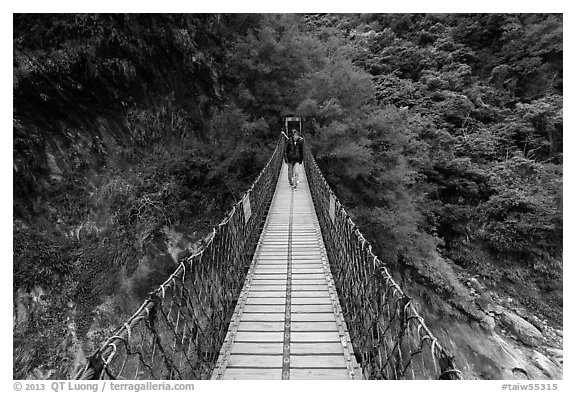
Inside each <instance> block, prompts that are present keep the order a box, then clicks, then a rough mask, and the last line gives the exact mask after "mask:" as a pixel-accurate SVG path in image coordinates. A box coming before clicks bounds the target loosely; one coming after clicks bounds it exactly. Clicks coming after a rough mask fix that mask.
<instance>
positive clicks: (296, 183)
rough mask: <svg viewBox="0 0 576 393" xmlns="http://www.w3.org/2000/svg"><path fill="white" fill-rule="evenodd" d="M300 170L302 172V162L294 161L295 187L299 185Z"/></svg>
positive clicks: (293, 178) (293, 179)
mask: <svg viewBox="0 0 576 393" xmlns="http://www.w3.org/2000/svg"><path fill="white" fill-rule="evenodd" d="M298 172H300V164H298V163H294V176H293V177H292V183H293V184H294V187H298Z"/></svg>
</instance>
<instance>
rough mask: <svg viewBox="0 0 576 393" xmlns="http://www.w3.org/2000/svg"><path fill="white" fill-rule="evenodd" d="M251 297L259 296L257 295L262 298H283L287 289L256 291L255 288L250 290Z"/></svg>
mask: <svg viewBox="0 0 576 393" xmlns="http://www.w3.org/2000/svg"><path fill="white" fill-rule="evenodd" d="M248 297H249V298H257V297H261V298H270V297H281V298H283V299H285V298H286V291H285V290H284V291H255V290H253V289H252V290H250V293H249V294H248Z"/></svg>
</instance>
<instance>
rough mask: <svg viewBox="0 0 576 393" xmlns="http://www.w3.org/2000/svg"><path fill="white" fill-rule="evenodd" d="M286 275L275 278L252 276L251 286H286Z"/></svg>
mask: <svg viewBox="0 0 576 393" xmlns="http://www.w3.org/2000/svg"><path fill="white" fill-rule="evenodd" d="M286 280H287V278H286V276H284V277H283V278H276V279H271V278H268V277H267V278H258V277H254V278H253V279H252V286H253V287H254V286H256V285H284V286H286Z"/></svg>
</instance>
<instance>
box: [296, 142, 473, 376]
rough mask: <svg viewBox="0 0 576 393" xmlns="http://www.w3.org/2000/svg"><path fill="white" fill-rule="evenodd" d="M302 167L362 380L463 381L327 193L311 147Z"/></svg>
mask: <svg viewBox="0 0 576 393" xmlns="http://www.w3.org/2000/svg"><path fill="white" fill-rule="evenodd" d="M304 156H305V157H304V160H305V168H306V173H307V177H308V182H309V185H310V191H311V193H312V199H313V200H314V206H315V209H316V213H317V215H318V220H319V222H320V227H321V229H322V235H323V238H324V242H325V246H326V251H327V254H328V259H329V261H330V266H331V269H332V275H333V276H334V280H335V283H336V287H337V290H338V296H339V298H340V303H341V305H342V311H343V314H344V317H345V320H346V324H347V327H348V331H349V334H350V339H351V340H352V344H353V347H354V352H355V355H356V359H357V361H358V363H359V364H360V366H361V368H362V372H363V376H364V378H365V379H462V375H461V373H460V371H458V370H457V369H456V367H455V364H454V361H453V357H452V356H450V355H449V354H448V353H447V351H446V350H444V348H442V346H441V345H440V344H439V343H438V340H437V339H436V338H435V337H434V335H433V334H432V332H431V331H430V330H429V329H428V328H427V327H426V325H425V323H424V320H423V318H422V317H421V316H420V315H419V314H418V312H417V311H416V309H415V308H414V306H413V305H412V303H411V300H410V298H409V297H408V296H407V295H406V294H405V293H404V292H403V291H402V289H400V287H399V286H398V285H397V284H396V282H394V280H393V279H392V276H391V275H390V273H389V272H388V270H387V269H386V267H385V265H384V263H383V262H382V261H380V260H379V259H378V257H377V256H376V255H374V253H373V252H372V247H371V246H370V244H369V243H368V241H366V239H365V238H364V236H362V234H361V233H360V231H359V230H358V228H357V227H356V225H355V224H354V223H353V221H352V219H351V218H350V216H348V214H347V213H346V211H345V210H344V208H343V207H342V205H341V204H340V202H339V201H338V199H337V198H336V196H335V194H334V193H333V192H332V190H331V189H330V186H329V185H328V183H327V182H326V179H325V178H324V176H323V175H322V172H321V171H320V169H319V167H318V164H317V163H316V161H315V159H314V157H313V156H312V153H311V151H310V148H309V146H306V147H305V150H304Z"/></svg>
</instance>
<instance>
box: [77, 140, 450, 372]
mask: <svg viewBox="0 0 576 393" xmlns="http://www.w3.org/2000/svg"><path fill="white" fill-rule="evenodd" d="M283 151H284V139H283V138H281V139H280V140H279V142H278V144H277V146H276V149H275V151H274V153H273V154H272V156H271V158H270V160H269V161H268V163H267V165H266V167H265V168H264V169H263V170H262V172H261V173H260V175H259V176H258V178H257V179H256V181H255V182H254V184H253V185H252V187H251V188H250V190H248V191H247V192H246V194H245V195H244V197H243V198H242V199H241V200H240V201H238V202H237V204H236V205H235V206H234V208H233V209H232V211H231V212H230V213H229V214H228V216H227V217H226V218H225V219H224V220H223V221H222V222H221V223H220V224H219V225H218V226H216V227H215V228H214V231H213V233H212V236H211V237H210V239H209V240H208V241H207V243H206V244H205V245H204V247H203V248H202V250H201V251H200V252H199V253H197V254H196V255H193V256H191V257H189V258H187V259H186V260H184V261H182V262H181V263H180V265H179V266H178V268H177V269H176V270H175V271H174V273H173V274H172V275H171V276H170V277H169V278H168V279H167V280H166V281H165V282H164V283H163V284H162V285H161V286H160V287H159V288H158V289H156V290H155V291H154V292H152V293H151V294H150V297H149V298H148V299H147V300H146V301H145V302H144V303H143V304H142V305H141V307H140V308H139V309H138V310H137V311H136V312H135V314H134V315H133V316H132V317H131V318H130V319H129V320H128V321H127V322H126V323H125V324H124V325H123V326H122V327H121V328H120V329H119V330H118V332H117V333H116V334H115V335H113V336H112V337H110V338H109V339H108V340H106V341H105V342H104V343H103V344H102V346H101V347H100V348H99V349H98V350H97V351H96V352H95V353H94V354H93V355H92V356H91V357H90V359H89V361H88V362H87V363H86V365H85V366H84V367H83V368H82V369H81V370H80V371H79V372H78V374H77V375H76V378H78V379H128V380H135V379H460V378H461V373H460V372H459V371H458V370H457V368H456V365H455V363H454V360H453V357H452V356H450V354H448V353H447V351H446V350H445V349H444V348H443V347H442V345H441V344H440V343H439V342H438V340H437V339H436V338H435V337H434V335H433V334H432V332H431V331H430V330H429V329H428V328H427V326H426V325H425V322H424V320H423V318H422V317H421V316H420V315H419V314H418V312H417V311H416V309H415V307H414V306H413V304H412V302H411V300H410V298H409V297H408V296H407V295H406V294H405V293H404V292H403V291H402V290H401V288H400V287H399V286H398V285H397V284H396V283H395V282H394V280H393V279H392V277H391V275H390V274H389V272H388V270H387V269H386V267H385V265H384V264H383V263H382V262H381V261H380V260H379V259H378V258H377V256H375V255H374V253H373V252H372V249H371V246H370V245H369V243H368V242H367V241H366V239H365V238H364V237H363V236H362V234H361V233H360V231H359V230H358V229H357V228H356V226H355V225H354V223H353V222H352V220H351V219H350V217H349V216H348V215H347V214H346V212H345V210H344V208H343V207H342V206H341V204H340V203H339V202H338V199H337V198H336V196H335V195H334V193H333V192H332V191H331V189H330V187H329V186H328V184H327V183H326V181H325V179H324V177H323V176H322V173H321V171H320V169H319V168H318V166H317V164H316V162H315V160H314V158H313V156H312V154H311V152H310V150H309V148H308V147H306V149H305V158H304V167H305V172H304V173H301V174H300V180H301V182H300V186H299V188H298V190H297V191H294V190H293V189H292V188H291V187H290V186H289V185H288V180H287V174H286V165H285V164H283V162H282V156H283Z"/></svg>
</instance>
